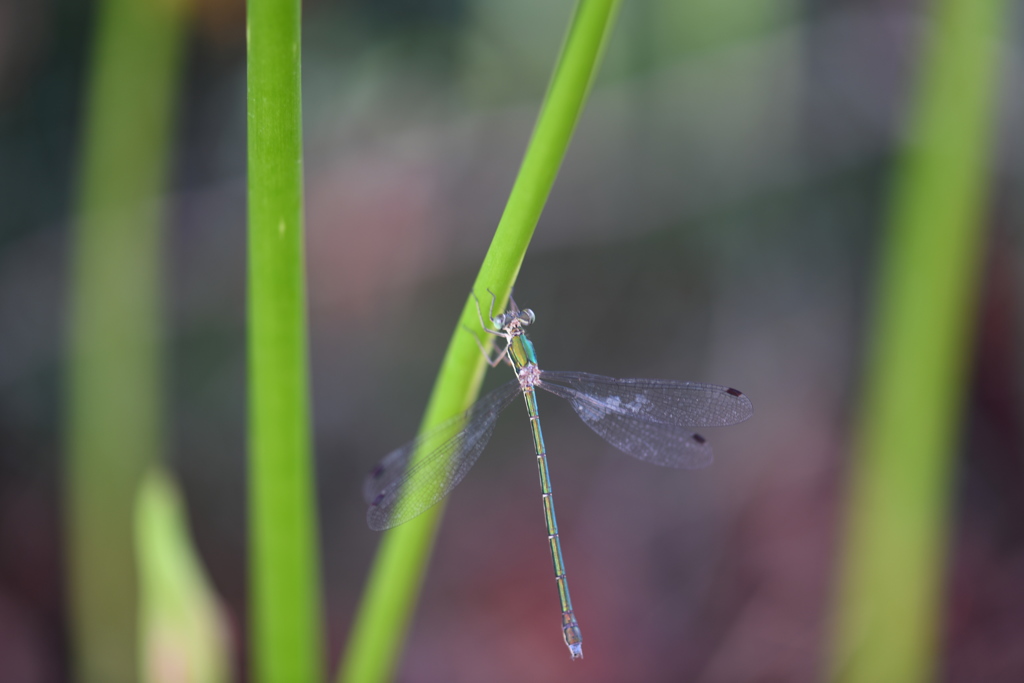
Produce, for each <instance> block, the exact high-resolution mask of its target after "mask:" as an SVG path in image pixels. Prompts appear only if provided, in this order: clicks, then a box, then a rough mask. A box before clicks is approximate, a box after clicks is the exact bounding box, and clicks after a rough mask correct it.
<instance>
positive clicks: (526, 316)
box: [519, 308, 537, 325]
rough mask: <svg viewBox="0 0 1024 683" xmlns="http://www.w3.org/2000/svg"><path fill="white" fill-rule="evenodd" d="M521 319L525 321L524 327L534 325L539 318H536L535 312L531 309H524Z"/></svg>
mask: <svg viewBox="0 0 1024 683" xmlns="http://www.w3.org/2000/svg"><path fill="white" fill-rule="evenodd" d="M519 319H520V320H522V321H523V324H524V325H532V324H533V321H534V320H536V319H537V316H535V315H534V314H533V311H532V310H530V309H529V308H524V309H523V310H522V315H521V316H520V318H519Z"/></svg>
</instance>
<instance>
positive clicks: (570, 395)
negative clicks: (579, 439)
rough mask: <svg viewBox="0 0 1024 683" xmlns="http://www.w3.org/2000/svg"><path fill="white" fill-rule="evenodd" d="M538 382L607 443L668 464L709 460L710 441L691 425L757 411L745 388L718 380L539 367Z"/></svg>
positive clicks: (716, 423)
mask: <svg viewBox="0 0 1024 683" xmlns="http://www.w3.org/2000/svg"><path fill="white" fill-rule="evenodd" d="M538 386H539V387H541V388H542V389H546V390H547V391H549V392H551V393H552V394H555V395H556V396H561V397H562V398H564V399H566V400H567V401H569V403H570V404H572V407H573V409H574V410H575V411H576V414H577V415H579V416H580V418H581V419H582V420H583V421H584V422H586V423H587V425H588V426H589V427H590V428H591V429H593V430H594V431H595V432H597V434H598V435H599V436H600V437H601V438H603V439H604V440H605V441H607V442H608V443H610V444H612V445H613V446H615V447H616V448H618V449H619V450H621V451H623V452H624V453H626V454H628V455H631V456H633V457H634V458H637V459H638V460H643V461H644V462H649V463H653V464H655V465H662V466H664V467H677V468H686V469H696V468H699V467H705V466H707V465H709V464H710V463H711V461H712V459H713V458H714V456H713V454H712V451H711V445H710V444H709V443H708V442H707V440H706V439H705V438H704V437H703V436H701V435H700V434H696V433H694V432H693V431H692V429H691V428H692V427H722V426H726V425H731V424H736V423H737V422H742V421H743V420H746V419H747V418H749V417H750V416H751V415H752V414H753V412H754V411H753V407H752V406H751V404H750V399H748V398H747V397H746V396H744V395H743V393H742V392H740V391H737V390H736V389H730V388H729V387H722V386H718V385H715V384H700V383H696V382H675V381H672V380H663V379H615V378H613V377H602V376H601V375H591V374H588V373H585V372H548V371H541V374H540V382H538Z"/></svg>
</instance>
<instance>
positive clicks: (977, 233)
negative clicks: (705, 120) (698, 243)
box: [829, 0, 1005, 683]
mask: <svg viewBox="0 0 1024 683" xmlns="http://www.w3.org/2000/svg"><path fill="white" fill-rule="evenodd" d="M1004 7H1005V3H1004V2H1003V1H1002V0H935V1H934V2H933V3H932V11H931V15H932V16H931V22H930V24H929V27H930V31H931V33H930V36H929V38H928V42H927V46H926V51H925V52H924V55H923V60H922V63H921V81H920V84H919V91H918V92H917V98H916V99H915V101H914V103H913V106H914V109H913V116H912V119H911V122H910V123H911V127H910V128H909V131H910V134H911V135H912V142H911V145H910V147H909V149H907V151H906V153H905V156H904V158H903V160H902V164H901V166H900V169H899V176H898V178H897V183H896V185H895V191H894V195H893V204H892V212H891V216H890V221H889V223H890V225H889V227H890V230H889V234H888V236H887V240H886V243H885V245H884V254H883V260H882V268H881V273H880V283H879V290H878V295H879V296H878V300H877V302H876V303H877V312H876V319H875V326H874V334H875V337H874V339H873V342H872V348H871V355H870V358H869V363H868V367H867V379H866V386H865V393H864V397H863V403H862V406H861V415H860V430H859V434H858V438H857V443H856V444H855V456H856V460H855V461H854V464H853V470H852V473H851V491H850V497H849V501H848V511H847V524H848V528H847V538H846V545H845V549H844V551H845V555H844V560H843V565H842V567H841V568H840V569H841V582H840V587H839V593H838V598H839V601H838V604H837V613H836V617H835V620H836V624H835V626H836V629H835V634H834V642H833V643H832V653H831V661H830V663H829V664H830V672H829V673H830V676H831V679H832V680H842V681H851V682H863V683H877V682H878V681H900V682H901V683H917V682H920V681H927V680H932V679H934V677H935V675H936V668H935V663H936V655H937V652H938V646H937V643H938V636H939V633H940V632H941V629H940V625H941V623H942V617H943V610H942V588H943V587H942V583H943V579H944V566H945V564H946V563H945V559H946V549H947V538H948V518H949V512H950V509H949V508H950V497H951V490H950V489H951V485H950V484H951V471H952V467H953V454H954V452H955V450H956V448H957V445H958V437H959V434H960V422H961V418H960V412H961V409H962V403H963V397H964V392H965V387H966V380H967V369H968V361H969V358H970V351H971V342H972V340H971V329H972V327H973V321H974V317H975V301H976V298H977V295H978V279H979V277H978V275H979V266H980V263H981V260H982V251H983V250H982V246H983V244H984V235H985V232H984V230H983V225H984V206H985V199H986V189H987V181H988V171H989V164H990V160H991V143H992V131H993V124H994V99H995V82H996V76H997V71H998V69H997V60H996V37H997V34H998V29H999V27H1000V25H1001V23H1002V22H1003V20H1004Z"/></svg>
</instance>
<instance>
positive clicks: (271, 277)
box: [247, 0, 323, 683]
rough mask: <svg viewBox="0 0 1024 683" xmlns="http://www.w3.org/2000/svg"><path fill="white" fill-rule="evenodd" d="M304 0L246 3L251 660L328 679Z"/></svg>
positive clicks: (304, 682) (277, 672) (267, 677)
mask: <svg viewBox="0 0 1024 683" xmlns="http://www.w3.org/2000/svg"><path fill="white" fill-rule="evenodd" d="M300 16H301V4H300V2H299V0H249V3H248V24H247V31H248V38H249V50H248V120H249V126H248V136H249V150H248V151H249V301H248V314H249V321H248V322H249V327H248V334H249V359H248V360H249V520H250V536H249V539H250V565H249V566H250V586H249V590H250V604H251V634H250V635H251V641H250V643H251V644H250V654H251V658H252V659H251V666H252V675H253V679H254V680H256V681H261V682H262V683H277V682H278V681H296V682H297V683H310V682H315V681H319V680H321V679H322V675H323V674H322V666H323V665H322V643H321V635H320V633H321V617H320V584H319V576H318V571H317V564H318V556H317V550H316V538H317V533H316V522H315V510H316V505H315V499H314V487H313V482H312V469H313V465H312V459H311V440H310V429H311V424H310V422H311V419H310V415H309V396H308V394H309V386H308V385H309V377H308V374H309V371H308V358H307V342H306V286H305V272H304V268H305V264H304V253H303V249H304V246H303V211H302V125H301V116H302V108H301V101H300V93H301V91H300V52H301V51H300V25H299V24H300Z"/></svg>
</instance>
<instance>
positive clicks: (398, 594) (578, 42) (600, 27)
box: [338, 0, 619, 683]
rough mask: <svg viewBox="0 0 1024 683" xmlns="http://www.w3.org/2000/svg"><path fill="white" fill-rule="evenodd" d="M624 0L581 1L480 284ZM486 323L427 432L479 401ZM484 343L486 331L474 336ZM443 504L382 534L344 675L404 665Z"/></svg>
mask: <svg viewBox="0 0 1024 683" xmlns="http://www.w3.org/2000/svg"><path fill="white" fill-rule="evenodd" d="M618 6H619V1H618V0H581V2H580V3H579V5H578V6H577V8H576V12H575V14H574V16H573V18H572V21H571V23H570V26H569V30H568V34H567V36H566V39H565V43H564V45H563V46H562V51H561V54H560V55H559V58H558V63H557V64H556V67H555V71H554V74H553V76H552V79H551V83H550V85H549V86H548V91H547V94H546V96H545V98H544V103H543V104H542V106H541V110H540V113H539V115H538V118H537V123H536V125H535V127H534V130H533V134H532V136H531V139H530V142H529V145H528V147H527V150H526V154H525V155H524V157H523V162H522V165H521V166H520V169H519V174H518V176H517V177H516V181H515V184H514V185H513V187H512V191H511V193H510V195H509V199H508V203H507V204H506V207H505V212H504V213H503V214H502V217H501V221H500V222H499V224H498V228H497V230H496V231H495V234H494V239H493V240H492V242H491V246H490V248H489V249H488V251H487V255H486V256H485V257H484V262H483V264H482V265H481V267H480V272H479V274H478V275H477V278H476V281H475V282H474V283H473V291H474V292H477V293H478V295H479V296H480V297H481V300H484V301H489V299H490V295H488V294H487V289H488V288H489V289H491V290H493V291H494V292H495V293H497V294H498V295H499V300H498V302H497V304H498V305H499V306H501V305H504V304H505V302H506V301H507V297H508V294H509V292H510V291H511V288H512V284H513V282H514V281H515V278H516V275H517V274H518V273H519V268H520V266H521V265H522V262H523V258H524V256H525V254H526V248H527V246H528V245H529V242H530V239H531V237H532V236H533V231H534V229H535V228H536V226H537V221H538V220H539V218H540V215H541V211H542V210H543V208H544V205H545V203H546V202H547V198H548V195H549V194H550V192H551V187H552V186H553V185H554V182H555V177H556V176H557V174H558V169H559V167H560V166H561V164H562V160H563V159H564V157H565V153H566V150H567V149H568V147H569V141H570V139H571V138H572V134H573V131H574V130H575V127H576V122H577V121H578V120H579V116H580V113H581V112H582V110H583V105H584V103H585V102H586V98H587V94H588V92H589V89H590V85H591V83H592V82H593V79H594V75H595V74H596V72H597V67H598V64H599V63H600V58H601V55H602V52H603V49H604V45H605V43H606V42H607V39H608V36H609V34H610V32H611V28H612V26H613V24H614V20H615V16H616V14H617V11H618ZM467 327H468V328H469V329H472V330H478V329H479V327H480V324H479V322H478V320H477V312H476V308H475V305H474V303H473V298H472V296H470V297H467V299H466V302H465V304H464V306H463V310H462V315H461V317H460V319H459V323H458V325H456V327H455V332H454V333H453V335H452V339H451V341H450V342H449V345H448V351H447V352H446V354H445V357H444V361H443V362H442V364H441V370H440V372H439V373H438V377H437V381H436V383H435V384H434V390H433V392H432V394H431V397H430V402H429V404H428V406H427V410H426V414H425V416H424V419H423V425H422V428H421V431H425V430H427V429H430V428H431V427H432V426H434V425H437V424H439V423H440V422H442V421H444V420H445V419H447V418H449V417H451V416H453V415H456V414H458V413H460V412H462V411H463V410H465V409H466V408H468V407H469V405H470V404H472V402H473V401H474V400H475V399H476V396H477V394H478V393H479V390H480V383H481V381H482V380H483V374H484V369H485V364H484V360H483V357H482V355H481V354H480V349H479V348H477V345H476V341H475V340H474V337H473V335H471V334H469V333H467V332H466V330H465V328H467ZM477 334H478V336H479V338H480V341H482V342H483V343H485V344H490V343H491V340H490V339H484V338H483V337H485V336H489V335H484V334H483V332H478V333H477ZM443 509H444V508H443V506H441V505H438V506H436V507H434V508H433V509H431V510H429V511H427V512H426V513H424V514H423V515H420V516H419V517H417V518H416V519H414V520H412V521H410V522H408V523H406V524H404V525H402V526H400V527H397V528H396V529H393V530H391V531H388V532H386V533H385V535H384V538H383V539H382V541H381V547H380V550H379V551H378V553H377V557H376V560H375V561H374V565H373V568H372V569H371V572H370V578H369V581H368V583H367V587H366V590H365V593H364V596H363V601H362V604H361V605H360V608H359V612H358V614H357V615H356V619H355V623H354V624H353V627H352V633H351V636H350V639H349V646H348V650H347V652H346V654H345V659H344V661H343V663H342V667H341V669H340V671H339V677H338V680H339V681H342V682H346V681H347V682H350V683H376V682H379V681H387V680H390V679H391V678H392V677H393V675H394V672H395V669H396V667H397V664H398V661H399V657H400V654H401V650H402V645H403V643H404V641H405V636H406V632H407V630H408V626H409V622H410V620H411V618H412V614H413V610H414V608H415V605H416V601H417V598H418V595H419V590H420V586H421V584H422V581H423V574H424V572H425V570H426V565H427V562H428V560H429V558H430V551H431V548H432V545H433V540H434V536H435V533H436V531H437V527H438V525H439V523H440V520H441V515H442V513H443Z"/></svg>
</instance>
